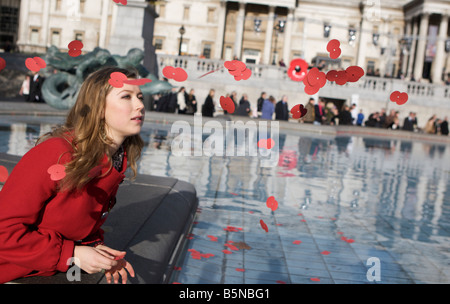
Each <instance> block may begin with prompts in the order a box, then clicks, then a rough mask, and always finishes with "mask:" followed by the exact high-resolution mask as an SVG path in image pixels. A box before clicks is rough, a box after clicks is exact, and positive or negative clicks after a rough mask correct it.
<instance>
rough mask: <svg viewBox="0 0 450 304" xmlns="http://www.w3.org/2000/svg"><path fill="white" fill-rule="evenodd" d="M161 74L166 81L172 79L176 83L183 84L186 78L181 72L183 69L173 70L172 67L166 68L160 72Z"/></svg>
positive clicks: (184, 72)
mask: <svg viewBox="0 0 450 304" xmlns="http://www.w3.org/2000/svg"><path fill="white" fill-rule="evenodd" d="M162 73H163V75H164V77H166V78H167V79H173V80H175V81H177V82H183V81H185V80H186V79H187V77H188V75H187V73H186V71H185V70H183V68H174V67H172V66H166V67H165V68H164V69H163V70H162Z"/></svg>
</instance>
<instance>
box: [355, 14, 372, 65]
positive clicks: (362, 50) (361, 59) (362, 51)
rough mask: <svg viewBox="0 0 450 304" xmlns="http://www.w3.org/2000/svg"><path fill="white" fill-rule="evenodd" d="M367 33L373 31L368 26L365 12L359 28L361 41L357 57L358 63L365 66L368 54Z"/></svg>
mask: <svg viewBox="0 0 450 304" xmlns="http://www.w3.org/2000/svg"><path fill="white" fill-rule="evenodd" d="M367 33H371V29H370V27H369V26H368V23H367V19H366V16H365V14H363V16H362V19H361V26H360V28H359V33H357V35H359V43H358V54H357V56H358V57H357V58H356V65H358V66H360V67H362V68H365V66H366V54H367V35H368V34H367Z"/></svg>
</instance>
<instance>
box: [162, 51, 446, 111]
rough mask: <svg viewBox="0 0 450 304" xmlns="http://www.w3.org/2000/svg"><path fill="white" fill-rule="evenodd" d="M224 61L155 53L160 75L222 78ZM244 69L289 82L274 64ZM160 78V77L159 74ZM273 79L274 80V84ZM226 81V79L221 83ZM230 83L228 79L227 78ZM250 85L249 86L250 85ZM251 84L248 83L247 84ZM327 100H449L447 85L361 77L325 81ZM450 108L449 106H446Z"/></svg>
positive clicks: (261, 77)
mask: <svg viewBox="0 0 450 304" xmlns="http://www.w3.org/2000/svg"><path fill="white" fill-rule="evenodd" d="M224 62H225V61H224V60H215V59H204V58H198V57H189V56H174V55H163V54H158V63H159V66H160V73H161V71H162V69H163V68H164V67H165V66H173V67H182V68H183V69H185V70H186V72H187V73H188V75H192V74H194V75H198V76H197V77H200V76H201V75H204V74H206V73H208V72H212V71H215V73H214V74H217V75H219V76H220V77H222V74H223V73H225V72H226V71H227V70H226V68H225V67H224ZM247 68H248V69H250V70H251V71H252V77H251V80H252V81H254V82H255V81H257V82H261V81H265V82H266V83H267V87H268V88H270V87H271V86H275V85H280V82H281V83H283V84H286V85H287V86H288V85H289V83H292V82H293V81H292V80H291V79H290V78H289V77H288V76H287V73H286V70H287V67H279V66H274V65H261V64H247ZM160 76H161V77H162V74H161V75H160ZM275 80H276V81H275ZM202 81H211V82H212V83H214V82H215V83H217V76H216V77H204V78H202ZM224 81H226V78H225V80H224ZM230 81H233V80H232V77H231V78H230ZM254 82H253V83H254ZM251 84H252V82H250V85H251ZM235 85H238V86H239V85H249V82H248V81H247V82H240V81H237V82H235ZM324 91H325V92H326V94H327V97H330V98H338V99H339V98H342V96H347V95H348V94H343V93H344V92H346V93H348V92H349V91H351V92H353V93H354V94H359V95H360V96H371V98H373V99H375V100H379V101H382V102H384V101H385V100H386V96H389V95H390V93H392V92H393V91H400V92H406V93H408V96H409V100H412V101H414V102H415V103H416V104H423V102H430V101H433V102H437V103H439V104H441V103H445V104H446V105H447V104H448V102H447V100H448V99H449V98H450V86H447V85H441V84H431V83H422V82H414V81H407V80H402V79H393V78H383V77H372V76H364V77H362V78H361V79H360V80H359V81H358V82H357V83H347V84H345V85H342V86H341V85H337V84H336V83H334V82H329V81H328V82H327V84H326V86H325V87H324ZM448 107H450V105H449V106H448Z"/></svg>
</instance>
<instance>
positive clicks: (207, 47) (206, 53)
mask: <svg viewBox="0 0 450 304" xmlns="http://www.w3.org/2000/svg"><path fill="white" fill-rule="evenodd" d="M211 47H212V45H211V43H205V44H203V52H202V54H203V57H205V58H207V59H210V58H211Z"/></svg>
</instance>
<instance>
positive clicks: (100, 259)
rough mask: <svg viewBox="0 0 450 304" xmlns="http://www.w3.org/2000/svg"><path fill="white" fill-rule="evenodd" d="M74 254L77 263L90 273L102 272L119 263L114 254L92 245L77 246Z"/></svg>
mask: <svg viewBox="0 0 450 304" xmlns="http://www.w3.org/2000/svg"><path fill="white" fill-rule="evenodd" d="M99 247H100V246H99ZM73 256H74V257H75V259H74V260H75V265H77V266H78V267H80V268H81V269H83V270H84V271H86V272H87V273H89V274H92V273H97V272H101V271H102V269H105V271H106V270H110V269H112V268H113V267H114V266H116V265H117V261H116V260H114V255H110V254H107V253H106V252H103V251H100V250H98V249H97V248H94V247H90V246H75V249H74V254H73Z"/></svg>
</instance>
